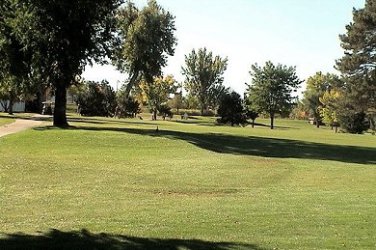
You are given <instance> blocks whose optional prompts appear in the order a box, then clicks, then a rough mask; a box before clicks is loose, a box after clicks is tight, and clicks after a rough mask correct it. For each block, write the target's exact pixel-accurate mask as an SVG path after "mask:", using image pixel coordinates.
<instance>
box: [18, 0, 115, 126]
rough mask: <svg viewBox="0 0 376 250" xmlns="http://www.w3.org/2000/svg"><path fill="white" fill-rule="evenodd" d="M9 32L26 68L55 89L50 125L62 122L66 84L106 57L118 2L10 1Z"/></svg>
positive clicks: (109, 47)
mask: <svg viewBox="0 0 376 250" xmlns="http://www.w3.org/2000/svg"><path fill="white" fill-rule="evenodd" d="M14 2H15V4H16V5H17V10H16V11H15V15H16V18H15V20H16V23H17V25H16V27H15V29H14V33H15V34H17V36H19V37H20V40H21V41H22V46H23V47H25V48H29V49H30V50H31V51H33V53H32V58H31V67H32V69H33V73H34V74H35V75H37V76H38V78H39V79H40V81H41V82H44V83H49V84H51V85H52V86H53V88H54V90H55V110H54V118H53V124H54V125H55V126H59V127H65V126H67V125H68V122H67V118H66V92H67V88H68V87H69V86H70V85H72V84H73V83H74V82H76V81H77V80H78V79H79V76H80V74H81V73H82V71H83V70H84V68H85V66H86V65H87V64H88V63H92V62H94V61H95V62H101V63H103V62H104V57H105V56H110V55H111V53H110V52H111V48H112V41H113V38H114V32H115V31H116V26H115V24H116V22H115V12H116V10H117V8H118V7H119V6H120V4H121V3H122V0H91V1H87V0H76V1H66V0H50V1H45V0H29V1H23V0H22V1H21V0H14Z"/></svg>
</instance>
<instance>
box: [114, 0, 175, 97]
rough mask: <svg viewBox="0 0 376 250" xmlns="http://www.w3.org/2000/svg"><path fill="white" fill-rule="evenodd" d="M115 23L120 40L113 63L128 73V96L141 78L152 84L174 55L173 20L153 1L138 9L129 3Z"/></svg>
mask: <svg viewBox="0 0 376 250" xmlns="http://www.w3.org/2000/svg"><path fill="white" fill-rule="evenodd" d="M117 23H118V28H119V39H120V41H119V44H118V47H117V49H116V54H115V57H114V60H113V63H114V64H115V65H116V66H117V68H118V69H119V70H120V71H121V72H124V73H128V74H129V80H128V84H127V88H126V92H125V93H126V96H128V95H129V93H130V91H131V89H132V88H133V86H134V85H135V84H136V83H138V82H140V79H141V78H143V79H145V80H146V82H148V83H153V80H154V77H158V76H161V75H162V68H163V67H165V66H166V65H167V57H168V56H173V55H174V53H175V49H174V48H175V45H176V38H175V36H174V32H175V17H174V16H173V15H172V14H171V13H170V12H168V11H165V10H164V9H163V8H162V7H161V6H160V5H158V4H157V2H156V1H155V0H149V1H148V4H147V6H146V7H144V8H143V9H141V10H139V9H138V8H137V7H136V6H135V4H134V3H133V2H131V1H128V2H127V4H126V5H125V6H124V7H122V8H121V9H120V11H119V12H118V14H117Z"/></svg>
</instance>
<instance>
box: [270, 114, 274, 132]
mask: <svg viewBox="0 0 376 250" xmlns="http://www.w3.org/2000/svg"><path fill="white" fill-rule="evenodd" d="M270 129H274V113H271V114H270Z"/></svg>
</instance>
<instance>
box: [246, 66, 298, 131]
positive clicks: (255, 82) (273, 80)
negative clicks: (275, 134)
mask: <svg viewBox="0 0 376 250" xmlns="http://www.w3.org/2000/svg"><path fill="white" fill-rule="evenodd" d="M250 74H251V76H252V84H251V85H250V86H249V87H248V90H247V91H248V95H249V98H250V99H251V100H252V105H253V108H254V109H255V110H256V111H259V112H264V113H267V114H269V116H270V128H271V129H274V118H275V115H276V114H281V113H283V112H284V111H286V109H289V108H291V106H292V104H293V100H294V97H293V96H292V95H291V93H292V92H293V91H294V92H296V91H297V88H298V87H299V85H300V84H301V83H302V81H301V80H299V78H298V76H297V75H296V68H295V67H288V66H285V65H281V64H278V65H277V66H275V65H274V64H273V63H272V62H270V61H269V62H266V64H265V65H264V66H263V67H260V66H259V65H258V64H254V65H252V68H251V71H250Z"/></svg>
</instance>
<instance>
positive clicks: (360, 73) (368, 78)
mask: <svg viewBox="0 0 376 250" xmlns="http://www.w3.org/2000/svg"><path fill="white" fill-rule="evenodd" d="M346 30H347V32H346V34H343V35H341V36H340V39H341V42H342V43H341V46H342V48H343V49H344V50H345V52H344V56H343V57H342V58H341V59H339V60H338V61H337V68H338V69H339V70H340V71H341V73H342V76H343V78H344V80H345V82H346V84H345V91H346V98H348V100H351V103H352V106H353V107H354V109H355V110H354V112H357V113H365V114H366V115H367V117H368V119H369V120H370V122H371V124H373V127H374V124H375V118H376V0H367V1H366V5H365V7H364V8H363V9H358V10H356V9H354V10H353V22H352V23H350V24H349V25H347V26H346Z"/></svg>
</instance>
